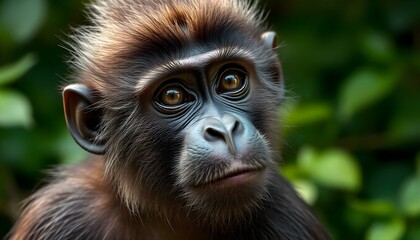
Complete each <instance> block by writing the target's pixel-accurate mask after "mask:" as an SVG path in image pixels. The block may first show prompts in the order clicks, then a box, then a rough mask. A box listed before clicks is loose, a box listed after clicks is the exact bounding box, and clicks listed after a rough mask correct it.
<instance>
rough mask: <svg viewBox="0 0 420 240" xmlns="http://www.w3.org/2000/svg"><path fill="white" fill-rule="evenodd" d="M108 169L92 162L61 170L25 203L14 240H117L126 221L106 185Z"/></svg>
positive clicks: (100, 163) (15, 229) (16, 226)
mask: <svg viewBox="0 0 420 240" xmlns="http://www.w3.org/2000/svg"><path fill="white" fill-rule="evenodd" d="M103 171H104V165H103V161H102V160H100V159H89V160H86V161H83V162H81V163H78V164H76V165H74V166H69V167H64V168H61V169H58V170H57V171H55V172H54V173H53V179H52V180H51V182H50V183H49V184H47V185H46V186H44V187H42V188H41V189H39V190H38V191H37V192H36V193H34V194H33V195H32V196H31V197H30V198H29V199H27V200H26V201H25V205H24V209H23V212H22V215H21V218H20V219H19V221H18V222H17V223H16V225H15V226H14V228H13V230H12V232H11V239H114V238H115V236H111V235H110V233H115V228H116V227H118V226H119V225H121V224H122V223H121V222H122V220H123V219H124V217H123V216H122V211H121V208H120V206H119V204H118V201H117V200H116V199H115V194H112V190H111V189H110V187H109V186H108V185H106V184H105V183H104V182H103V181H104V180H103Z"/></svg>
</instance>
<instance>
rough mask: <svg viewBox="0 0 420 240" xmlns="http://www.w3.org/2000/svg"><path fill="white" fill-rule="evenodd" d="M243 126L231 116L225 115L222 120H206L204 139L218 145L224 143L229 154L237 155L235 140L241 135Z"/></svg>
mask: <svg viewBox="0 0 420 240" xmlns="http://www.w3.org/2000/svg"><path fill="white" fill-rule="evenodd" d="M241 129H242V125H241V123H240V121H239V120H237V119H236V118H235V117H233V116H231V115H227V114H226V115H224V116H223V117H222V119H220V120H219V119H217V118H206V119H205V120H204V131H203V135H204V136H203V137H204V139H205V140H206V141H207V142H209V143H212V144H213V145H216V143H217V142H220V141H222V142H224V144H226V146H227V148H228V150H229V152H230V153H231V154H233V155H236V146H235V138H236V137H238V136H239V135H240V133H241Z"/></svg>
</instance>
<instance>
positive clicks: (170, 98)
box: [155, 84, 194, 111]
mask: <svg viewBox="0 0 420 240" xmlns="http://www.w3.org/2000/svg"><path fill="white" fill-rule="evenodd" d="M193 100H194V96H193V95H191V94H190V93H189V92H188V91H187V90H185V89H184V88H183V87H182V86H180V85H178V84H175V85H168V86H165V87H164V88H162V90H160V91H159V93H158V95H157V97H156V98H155V102H156V103H157V105H158V107H159V109H161V110H163V111H166V110H177V109H179V107H181V106H182V105H183V104H184V103H187V102H192V101H193Z"/></svg>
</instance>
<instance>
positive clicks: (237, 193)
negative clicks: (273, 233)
mask: <svg viewBox="0 0 420 240" xmlns="http://www.w3.org/2000/svg"><path fill="white" fill-rule="evenodd" d="M267 172H268V171H267V170H266V169H265V168H261V169H253V170H244V171H237V172H233V173H231V174H227V175H223V176H222V177H219V178H215V179H213V180H212V181H210V182H206V183H205V184H200V185H194V186H191V187H189V188H188V190H187V192H188V193H187V194H186V197H187V201H188V202H189V206H188V209H193V210H194V211H195V212H196V213H198V214H199V216H200V217H199V219H202V220H203V222H205V223H206V224H212V225H213V224H216V225H218V224H222V225H229V223H230V221H231V220H233V219H239V218H248V217H249V216H250V214H252V212H253V210H254V209H257V208H259V206H261V205H262V204H261V201H262V200H263V199H264V198H266V197H267V182H268V180H267V176H266V175H267Z"/></svg>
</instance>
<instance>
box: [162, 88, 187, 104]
mask: <svg viewBox="0 0 420 240" xmlns="http://www.w3.org/2000/svg"><path fill="white" fill-rule="evenodd" d="M184 100H185V98H184V91H183V90H181V89H179V88H177V87H172V88H167V89H165V90H163V92H162V95H161V101H162V103H163V104H165V105H168V106H175V105H179V104H182V103H183V102H184Z"/></svg>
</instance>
